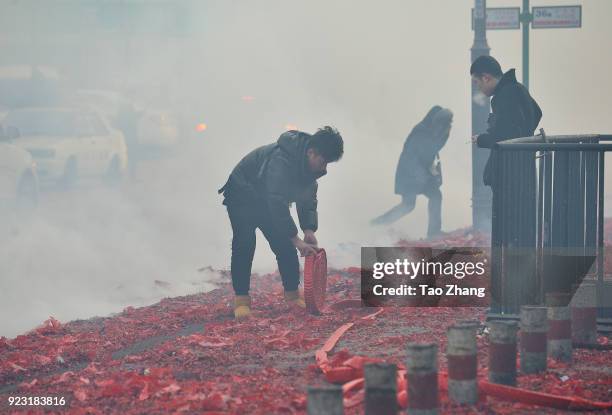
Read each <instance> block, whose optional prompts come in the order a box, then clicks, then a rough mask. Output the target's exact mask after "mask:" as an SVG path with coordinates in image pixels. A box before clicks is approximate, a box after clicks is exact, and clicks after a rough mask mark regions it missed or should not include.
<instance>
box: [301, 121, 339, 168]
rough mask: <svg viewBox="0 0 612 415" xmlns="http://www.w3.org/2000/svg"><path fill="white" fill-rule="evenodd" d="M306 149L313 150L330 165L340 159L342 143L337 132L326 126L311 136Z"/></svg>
mask: <svg viewBox="0 0 612 415" xmlns="http://www.w3.org/2000/svg"><path fill="white" fill-rule="evenodd" d="M308 148H312V149H315V150H316V151H317V152H318V153H319V154H321V155H322V156H323V158H324V159H325V160H326V161H327V162H328V163H332V162H334V161H338V160H340V158H341V157H342V154H343V153H344V141H342V136H341V135H340V133H339V132H338V130H336V129H335V128H333V127H330V126H328V125H326V126H325V127H323V128H319V129H318V130H317V132H316V133H314V134H313V135H312V137H311V138H310V141H309V143H308Z"/></svg>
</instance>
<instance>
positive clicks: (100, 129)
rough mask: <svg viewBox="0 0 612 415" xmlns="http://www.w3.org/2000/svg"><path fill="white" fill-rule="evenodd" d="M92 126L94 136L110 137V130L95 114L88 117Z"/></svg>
mask: <svg viewBox="0 0 612 415" xmlns="http://www.w3.org/2000/svg"><path fill="white" fill-rule="evenodd" d="M87 119H88V120H89V123H90V125H91V128H92V131H93V133H94V135H108V129H107V128H106V126H105V125H104V122H102V120H101V119H100V117H98V116H97V115H95V114H91V115H89V116H88V117H87Z"/></svg>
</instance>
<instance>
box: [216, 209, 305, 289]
mask: <svg viewBox="0 0 612 415" xmlns="http://www.w3.org/2000/svg"><path fill="white" fill-rule="evenodd" d="M227 213H228V215H229V218H230V222H231V224H232V231H233V233H234V236H233V238H232V263H231V267H232V269H231V274H232V285H233V287H234V292H235V293H236V295H248V294H249V288H250V284H251V266H252V264H253V256H254V255H255V244H256V242H255V241H256V238H255V230H256V229H257V228H259V229H260V230H261V232H262V233H263V235H264V236H265V238H266V239H267V240H268V243H269V244H270V248H271V249H272V252H274V254H275V255H276V262H277V263H278V269H279V271H280V274H281V278H282V281H283V287H284V288H285V291H295V290H297V289H298V286H299V284H300V263H299V260H298V255H297V249H296V248H295V246H294V245H293V243H292V242H291V240H290V239H289V238H288V237H287V236H284V235H280V234H279V233H278V231H277V230H276V229H275V227H274V225H273V223H272V221H271V216H270V214H269V213H268V211H267V209H266V208H265V207H263V206H248V205H235V204H229V205H228V206H227Z"/></svg>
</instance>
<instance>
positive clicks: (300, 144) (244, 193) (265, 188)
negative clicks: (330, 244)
mask: <svg viewBox="0 0 612 415" xmlns="http://www.w3.org/2000/svg"><path fill="white" fill-rule="evenodd" d="M343 152H344V143H343V140H342V136H341V135H340V133H338V131H337V130H335V129H334V128H332V127H329V126H326V127H323V128H321V129H319V130H318V131H317V132H316V133H315V134H312V135H310V134H307V133H304V132H301V131H287V132H285V133H284V134H282V135H281V136H280V137H279V139H278V141H277V142H275V143H272V144H268V145H265V146H262V147H258V148H256V149H255V150H253V151H251V152H250V153H249V154H247V155H246V156H245V157H244V158H243V159H242V160H241V161H240V162H239V163H238V164H237V165H236V167H234V169H233V170H232V172H231V174H230V176H229V178H228V180H227V182H226V183H225V185H224V186H223V187H222V188H221V189H220V190H219V193H221V192H223V194H224V196H225V199H224V200H223V204H224V205H226V206H227V212H228V215H229V218H230V222H231V225H232V231H233V238H232V260H231V261H232V263H231V274H232V285H233V288H234V292H235V294H236V296H235V300H234V316H235V317H236V318H243V317H247V316H248V315H250V313H251V308H250V307H251V298H250V297H249V288H250V280H251V265H252V262H253V255H254V254H255V231H256V230H257V229H259V230H260V231H261V232H262V233H263V235H264V236H265V237H266V239H267V240H268V242H269V243H270V248H272V251H273V252H274V254H275V255H276V261H277V262H278V269H279V271H280V274H281V278H282V282H283V288H284V289H285V300H287V301H288V302H289V303H290V304H295V305H297V306H299V307H302V308H303V307H306V304H305V302H304V298H303V295H302V294H300V293H299V291H298V287H299V284H300V264H299V261H298V256H297V252H296V248H297V249H298V250H299V251H300V253H301V254H302V255H303V256H305V255H310V254H314V253H316V250H317V245H318V242H317V238H316V237H315V235H314V234H315V232H316V231H317V228H318V213H317V204H318V201H317V189H318V185H317V180H318V179H319V178H320V177H322V176H324V175H325V174H327V164H328V163H332V162H335V161H338V160H339V159H340V158H341V157H342V153H343ZM293 202H295V204H296V207H297V214H298V219H299V223H300V228H301V229H302V231H303V232H304V238H303V239H301V238H300V237H299V236H298V229H297V227H296V225H295V222H294V221H293V218H292V216H291V212H290V210H289V207H290V205H291V203H293Z"/></svg>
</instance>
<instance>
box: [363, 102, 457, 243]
mask: <svg viewBox="0 0 612 415" xmlns="http://www.w3.org/2000/svg"><path fill="white" fill-rule="evenodd" d="M452 123H453V113H452V112H451V111H450V110H449V109H446V108H442V107H440V106H438V105H436V106H434V107H432V108H431V109H430V110H429V112H428V113H427V115H426V116H425V118H424V119H423V121H421V122H420V123H418V124H417V125H416V126H415V127H414V128H413V129H412V131H411V132H410V134H409V135H408V138H406V141H405V142H404V149H403V150H402V153H401V155H400V158H399V162H398V163H397V169H396V171H395V193H396V194H398V195H400V196H401V197H402V201H401V202H400V203H399V204H398V205H397V206H395V207H393V208H391V210H389V211H388V212H386V213H384V214H382V215H381V216H379V217H377V218H375V219H373V220H372V221H371V222H370V223H371V224H373V225H387V224H390V223H393V222H395V221H397V220H398V219H400V218H402V217H403V216H405V215H407V214H408V213H410V212H412V210H413V209H414V207H415V204H416V198H417V196H418V195H421V194H422V195H424V196H426V197H427V198H428V199H429V203H428V214H429V225H428V227H427V237H428V238H430V237H434V236H437V235H440V234H442V231H441V228H442V193H441V192H440V186H441V185H442V169H441V166H440V157H439V155H438V152H439V151H440V150H441V149H442V147H444V145H445V144H446V142H447V141H448V136H449V134H450V129H451V126H452Z"/></svg>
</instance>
